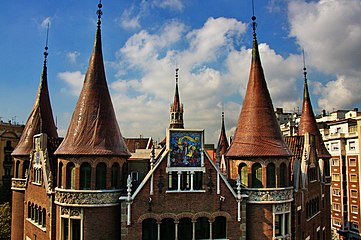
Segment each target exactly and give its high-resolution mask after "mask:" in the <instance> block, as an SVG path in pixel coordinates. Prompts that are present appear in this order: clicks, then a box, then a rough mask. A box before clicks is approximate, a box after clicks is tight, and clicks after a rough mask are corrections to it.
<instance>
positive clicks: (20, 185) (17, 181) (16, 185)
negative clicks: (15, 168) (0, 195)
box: [11, 178, 26, 191]
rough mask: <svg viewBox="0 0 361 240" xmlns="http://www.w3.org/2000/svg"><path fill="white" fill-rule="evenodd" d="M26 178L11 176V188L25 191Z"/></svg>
mask: <svg viewBox="0 0 361 240" xmlns="http://www.w3.org/2000/svg"><path fill="white" fill-rule="evenodd" d="M25 187H26V179H25V178H24V179H23V178H12V179H11V190H20V191H25Z"/></svg>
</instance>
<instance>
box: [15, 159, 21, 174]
mask: <svg viewBox="0 0 361 240" xmlns="http://www.w3.org/2000/svg"><path fill="white" fill-rule="evenodd" d="M19 167H20V161H16V165H15V178H19Z"/></svg>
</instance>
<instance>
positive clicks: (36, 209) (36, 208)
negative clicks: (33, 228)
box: [34, 205, 39, 222]
mask: <svg viewBox="0 0 361 240" xmlns="http://www.w3.org/2000/svg"><path fill="white" fill-rule="evenodd" d="M34 212H35V220H34V221H35V222H39V209H38V205H35V208H34Z"/></svg>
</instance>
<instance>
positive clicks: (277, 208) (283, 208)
mask: <svg viewBox="0 0 361 240" xmlns="http://www.w3.org/2000/svg"><path fill="white" fill-rule="evenodd" d="M290 211H291V205H290V203H280V204H276V205H274V212H275V213H283V212H290Z"/></svg>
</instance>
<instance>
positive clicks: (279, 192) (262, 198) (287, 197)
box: [242, 187, 293, 203]
mask: <svg viewBox="0 0 361 240" xmlns="http://www.w3.org/2000/svg"><path fill="white" fill-rule="evenodd" d="M242 193H244V194H247V195H248V201H247V202H249V203H285V202H291V201H293V187H287V188H245V189H242Z"/></svg>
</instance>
